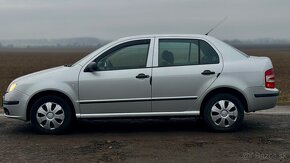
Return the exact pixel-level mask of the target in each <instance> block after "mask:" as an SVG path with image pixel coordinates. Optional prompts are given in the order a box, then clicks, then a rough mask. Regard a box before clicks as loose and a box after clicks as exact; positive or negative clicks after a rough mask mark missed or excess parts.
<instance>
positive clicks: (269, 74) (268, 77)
mask: <svg viewBox="0 0 290 163" xmlns="http://www.w3.org/2000/svg"><path fill="white" fill-rule="evenodd" d="M265 87H266V88H275V74H274V69H273V68H271V69H269V70H267V71H266V72H265Z"/></svg>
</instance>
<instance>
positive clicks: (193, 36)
mask: <svg viewBox="0 0 290 163" xmlns="http://www.w3.org/2000/svg"><path fill="white" fill-rule="evenodd" d="M154 37H174V38H178V37H180V38H183V37H192V38H204V39H211V38H213V37H211V36H208V35H202V34H150V35H136V36H128V37H123V38H120V39H118V40H119V41H121V40H131V39H141V38H154Z"/></svg>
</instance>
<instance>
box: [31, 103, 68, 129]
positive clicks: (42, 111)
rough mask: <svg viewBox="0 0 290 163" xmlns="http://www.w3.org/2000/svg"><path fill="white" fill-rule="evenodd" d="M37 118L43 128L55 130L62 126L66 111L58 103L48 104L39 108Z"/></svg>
mask: <svg viewBox="0 0 290 163" xmlns="http://www.w3.org/2000/svg"><path fill="white" fill-rule="evenodd" d="M36 118H37V122H38V124H39V125H40V126H41V127H42V128H45V129H48V130H54V129H57V128H58V127H59V126H61V125H62V123H63V121H64V111H63V108H62V107H61V106H60V105H58V104H57V103H54V102H47V103H45V104H43V105H41V106H40V107H39V108H38V110H37V114H36Z"/></svg>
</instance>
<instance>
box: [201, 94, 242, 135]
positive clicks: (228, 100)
mask: <svg viewBox="0 0 290 163" xmlns="http://www.w3.org/2000/svg"><path fill="white" fill-rule="evenodd" d="M203 119H204V121H205V123H206V125H207V126H208V127H209V128H210V129H212V130H214V131H222V132H227V131H236V130H238V129H239V128H240V127H241V125H242V122H243V119H244V107H243V105H242V103H241V102H240V100H239V99H238V98H237V97H236V96H234V95H232V94H226V93H221V94H217V95H214V96H212V97H211V98H210V99H209V100H208V101H207V102H206V104H205V107H204V109H203Z"/></svg>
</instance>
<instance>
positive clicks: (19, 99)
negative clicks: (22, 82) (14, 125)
mask: <svg viewBox="0 0 290 163" xmlns="http://www.w3.org/2000/svg"><path fill="white" fill-rule="evenodd" d="M28 99H29V96H28V95H26V94H24V93H22V92H20V91H18V90H14V91H12V92H10V93H6V94H5V95H4V96H3V109H4V116H6V117H8V118H16V119H20V120H24V121H26V120H27V116H26V106H27V101H28Z"/></svg>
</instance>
